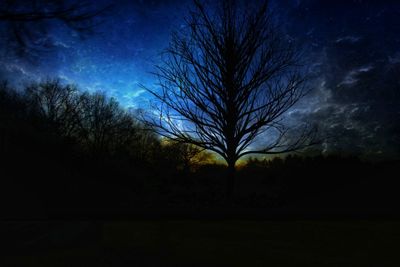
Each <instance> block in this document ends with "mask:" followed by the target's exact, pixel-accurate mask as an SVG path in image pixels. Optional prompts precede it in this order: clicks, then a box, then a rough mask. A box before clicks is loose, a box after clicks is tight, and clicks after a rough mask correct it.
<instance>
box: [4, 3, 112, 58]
mask: <svg viewBox="0 0 400 267" xmlns="http://www.w3.org/2000/svg"><path fill="white" fill-rule="evenodd" d="M108 8H109V6H107V7H102V8H99V7H98V6H94V5H93V4H92V3H91V2H90V1H85V0H84V1H75V0H73V1H67V0H57V1H54V0H29V1H26V0H25V1H13V0H4V1H2V2H1V4H0V22H3V25H5V30H6V37H7V38H6V39H7V40H8V41H9V42H10V48H14V50H16V51H17V52H18V53H20V54H22V55H25V54H26V53H29V52H32V51H33V50H39V51H40V50H48V49H49V48H52V47H54V44H53V42H52V40H51V39H50V38H49V35H48V33H49V31H50V29H51V24H50V23H51V21H53V22H57V23H61V24H62V25H64V26H66V27H68V28H69V29H72V30H73V31H75V32H76V33H78V34H79V35H81V36H84V35H87V34H89V33H92V32H93V29H94V27H95V26H96V24H98V23H99V20H96V19H95V18H96V17H98V16H99V15H101V14H102V13H104V11H106V10H107V9H108Z"/></svg>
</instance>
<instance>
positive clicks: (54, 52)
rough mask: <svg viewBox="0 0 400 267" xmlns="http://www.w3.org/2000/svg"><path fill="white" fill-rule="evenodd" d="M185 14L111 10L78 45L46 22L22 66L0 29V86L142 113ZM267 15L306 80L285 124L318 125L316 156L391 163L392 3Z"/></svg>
mask: <svg viewBox="0 0 400 267" xmlns="http://www.w3.org/2000/svg"><path fill="white" fill-rule="evenodd" d="M396 2H397V3H396ZM107 4H109V2H107V1H106V0H102V1H99V2H97V3H96V5H98V6H101V5H107ZM190 5H191V1H190V0H188V1H178V0H175V1H173V0H169V1H145V0H136V1H135V0H133V1H128V0H126V1H114V2H113V6H112V7H111V8H110V9H109V10H108V11H107V13H106V14H104V15H103V17H102V23H101V24H100V25H99V26H98V27H96V29H95V31H96V33H95V34H93V35H91V36H88V37H86V38H84V39H82V38H81V37H80V36H78V35H77V34H76V33H74V32H73V31H71V30H70V29H68V28H67V27H63V26H62V25H59V24H57V23H56V22H54V24H52V25H51V26H52V27H51V28H50V29H49V31H48V33H47V34H46V36H42V37H41V38H44V40H43V39H42V40H41V41H45V42H47V43H49V46H51V47H52V48H51V49H49V50H48V51H45V52H41V53H36V52H35V53H34V54H33V55H24V56H21V55H18V54H17V53H16V52H14V51H13V50H12V49H10V47H9V43H8V42H7V41H6V39H7V34H9V33H8V31H7V30H6V27H7V24H6V23H3V22H2V23H0V27H2V28H1V29H0V34H1V41H0V45H1V46H2V49H1V53H0V61H1V64H0V79H2V80H4V79H7V80H9V81H10V82H11V83H12V84H13V85H15V86H17V87H22V86H23V85H24V84H26V83H29V82H31V81H37V80H41V79H45V78H49V77H50V78H53V77H59V78H60V79H61V80H63V81H65V82H68V83H74V84H77V85H78V86H79V88H80V89H81V90H89V91H91V92H94V91H103V92H105V93H106V94H107V95H109V96H113V97H115V98H116V99H117V100H118V101H119V102H120V103H121V105H123V106H124V107H127V108H145V109H146V108H148V106H149V102H150V101H151V98H150V96H149V94H148V93H147V92H146V91H145V90H144V89H143V88H142V87H141V86H140V84H142V85H145V86H146V87H149V88H157V87H156V86H157V85H156V82H157V81H156V80H155V77H154V76H153V75H152V74H151V72H152V71H154V65H155V64H157V63H159V62H160V53H161V52H162V51H163V49H165V48H166V47H167V46H168V43H169V39H170V36H171V32H172V31H173V30H179V29H180V28H181V27H184V26H185V25H184V17H185V14H186V12H187V10H188V8H189V7H190ZM271 8H272V9H273V11H274V13H275V15H276V17H275V18H276V21H277V22H278V23H279V24H280V25H281V26H282V29H283V31H284V32H285V34H287V35H288V36H290V38H292V39H293V40H294V41H295V42H297V43H298V44H299V47H302V50H303V51H304V53H303V54H304V56H303V57H304V60H305V61H306V62H308V66H309V69H310V74H311V76H312V80H311V81H310V89H311V92H310V94H309V95H308V96H306V97H305V98H303V99H302V100H301V101H300V102H299V103H298V105H296V106H295V107H294V108H293V109H292V110H291V111H290V112H289V113H288V114H287V115H286V116H287V121H288V122H289V123H294V124H298V123H303V122H310V123H312V124H317V125H318V127H319V130H320V132H321V134H322V135H323V136H328V137H329V140H327V141H326V142H324V143H323V144H322V145H321V147H320V149H321V150H322V151H324V152H339V153H342V154H357V155H362V156H367V157H372V158H378V159H379V158H394V157H396V158H398V157H399V154H400V19H399V18H400V2H398V1H362V0H353V1H351V0H349V1H318V0H279V1H278V0H275V1H272V2H271ZM261 141H262V140H261Z"/></svg>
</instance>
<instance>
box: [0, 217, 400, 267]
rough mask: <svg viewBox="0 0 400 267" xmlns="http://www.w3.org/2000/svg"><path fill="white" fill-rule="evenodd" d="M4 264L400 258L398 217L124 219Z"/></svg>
mask: <svg viewBox="0 0 400 267" xmlns="http://www.w3.org/2000/svg"><path fill="white" fill-rule="evenodd" d="M99 233H100V236H99V239H98V241H96V242H85V243H82V244H79V243H78V242H76V243H74V244H69V245H67V246H61V247H60V246H59V247H47V248H36V249H35V248H32V249H29V250H28V249H25V250H20V251H14V252H13V253H8V254H7V255H4V256H3V257H2V261H3V263H2V264H1V266H57V267H58V266H60V267H61V266H400V254H399V251H400V244H399V242H400V222H396V221H282V222H281V221H119V222H105V223H104V224H103V226H102V231H101V232H99Z"/></svg>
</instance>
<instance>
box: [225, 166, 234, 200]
mask: <svg viewBox="0 0 400 267" xmlns="http://www.w3.org/2000/svg"><path fill="white" fill-rule="evenodd" d="M235 163H236V161H233V160H232V161H229V162H228V169H227V175H226V180H227V181H226V182H227V187H226V189H227V191H226V197H227V201H228V202H229V203H232V201H233V196H234V188H235V172H236V169H235Z"/></svg>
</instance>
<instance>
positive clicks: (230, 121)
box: [148, 0, 313, 170]
mask: <svg viewBox="0 0 400 267" xmlns="http://www.w3.org/2000/svg"><path fill="white" fill-rule="evenodd" d="M211 10H214V9H208V7H207V6H206V5H204V4H203V3H202V2H201V1H198V0H196V1H194V9H193V10H191V12H190V16H189V17H188V19H187V23H186V30H183V31H180V32H175V33H174V35H173V37H172V40H171V43H170V46H169V48H168V49H167V50H166V51H165V54H164V58H163V63H162V64H160V65H158V66H157V70H158V71H157V73H156V75H157V77H158V80H159V86H160V90H149V91H150V92H151V93H152V94H153V96H154V97H155V98H156V99H157V104H156V109H157V110H158V116H157V118H154V117H153V118H149V119H148V123H149V124H150V125H152V126H153V127H154V128H155V129H156V130H157V132H158V133H159V134H161V135H163V136H166V137H169V138H172V139H174V140H176V141H178V142H183V143H190V144H194V145H196V146H199V147H202V148H205V149H208V150H212V151H214V152H216V153H218V154H219V155H221V156H222V157H223V158H224V159H225V160H226V162H227V163H228V166H229V169H232V170H233V169H234V166H235V163H236V161H237V160H238V159H239V158H241V157H242V156H244V155H247V154H254V153H257V154H277V153H283V152H289V151H295V150H298V149H300V148H303V147H305V146H308V145H310V144H311V143H312V137H313V136H312V133H313V131H311V130H310V129H306V128H304V129H301V130H299V132H298V134H297V135H296V136H294V137H293V136H291V137H290V138H288V130H289V128H288V127H287V126H285V124H284V123H283V122H282V119H283V116H282V115H283V114H284V113H285V112H286V111H288V110H289V109H290V108H291V107H293V105H294V104H295V103H297V101H298V100H299V99H300V98H301V97H303V96H304V95H305V93H306V91H307V90H306V87H305V86H306V83H305V82H306V75H305V73H304V71H303V69H302V66H301V65H300V57H299V51H298V50H297V48H296V46H295V44H294V43H293V42H292V41H291V40H290V39H289V38H286V37H285V35H284V34H283V33H282V32H281V31H280V29H279V27H277V26H276V25H275V23H274V21H273V19H272V16H271V15H270V11H269V5H268V1H262V2H259V4H256V5H254V3H244V4H242V3H239V2H236V1H228V0H227V1H219V2H218V8H217V9H216V11H215V12H213V11H211ZM257 138H259V139H263V140H264V141H263V142H261V145H260V146H259V147H254V146H251V145H252V144H253V143H254V141H255V140H256V139H257Z"/></svg>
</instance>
